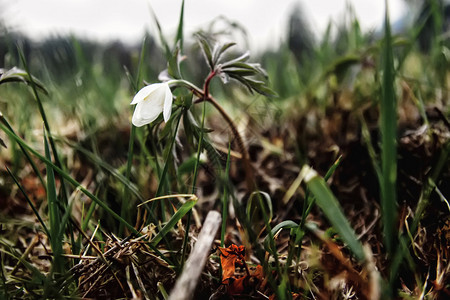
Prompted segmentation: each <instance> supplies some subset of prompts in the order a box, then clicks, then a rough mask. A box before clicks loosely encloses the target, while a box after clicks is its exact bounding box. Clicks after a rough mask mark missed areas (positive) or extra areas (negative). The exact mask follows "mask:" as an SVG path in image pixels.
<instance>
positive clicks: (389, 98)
mask: <svg viewBox="0 0 450 300" xmlns="http://www.w3.org/2000/svg"><path fill="white" fill-rule="evenodd" d="M390 26H391V25H390V21H389V10H388V3H387V1H386V13H385V23H384V27H385V28H384V35H385V37H384V49H383V81H382V95H381V102H380V122H381V123H380V130H381V172H382V176H381V183H380V188H381V210H382V216H381V218H382V221H383V235H384V241H385V246H386V248H387V251H388V253H389V254H392V253H393V251H394V248H395V238H396V236H397V233H396V232H397V230H396V228H395V223H396V219H397V189H396V181H397V101H396V97H395V91H394V80H395V76H394V58H393V51H392V36H391V27H390Z"/></svg>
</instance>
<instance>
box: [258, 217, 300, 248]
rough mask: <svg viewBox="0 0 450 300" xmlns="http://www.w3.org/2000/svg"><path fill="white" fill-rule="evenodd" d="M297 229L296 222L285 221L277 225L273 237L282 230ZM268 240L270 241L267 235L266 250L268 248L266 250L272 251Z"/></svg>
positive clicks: (265, 240)
mask: <svg viewBox="0 0 450 300" xmlns="http://www.w3.org/2000/svg"><path fill="white" fill-rule="evenodd" d="M297 227H298V224H297V223H295V222H294V221H291V220H286V221H283V222H281V223H278V224H277V225H275V227H274V228H272V236H274V235H275V234H276V233H277V232H278V231H280V230H282V229H293V228H297ZM268 239H269V234H268V235H266V237H265V238H264V248H266V250H268V249H270V247H269V240H268Z"/></svg>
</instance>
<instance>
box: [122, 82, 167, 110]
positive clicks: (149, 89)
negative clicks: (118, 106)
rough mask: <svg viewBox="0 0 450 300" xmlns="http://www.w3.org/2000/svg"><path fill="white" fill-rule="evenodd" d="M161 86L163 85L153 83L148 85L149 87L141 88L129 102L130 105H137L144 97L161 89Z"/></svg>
mask: <svg viewBox="0 0 450 300" xmlns="http://www.w3.org/2000/svg"><path fill="white" fill-rule="evenodd" d="M162 85H163V83H154V84H150V85H147V86H145V87H143V88H142V89H140V91H139V92H138V93H137V94H136V95H135V96H134V98H133V101H131V103H130V105H134V104H138V103H139V102H142V101H144V99H145V98H146V97H148V95H150V94H151V93H153V92H154V91H155V90H157V89H159V88H161V86H162Z"/></svg>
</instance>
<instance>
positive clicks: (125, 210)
mask: <svg viewBox="0 0 450 300" xmlns="http://www.w3.org/2000/svg"><path fill="white" fill-rule="evenodd" d="M145 45H146V39H145V37H144V39H143V41H142V46H141V54H140V55H139V63H138V70H137V75H136V82H135V84H134V86H135V92H136V93H137V92H138V87H139V82H140V81H141V70H142V63H143V61H144V55H145V48H146V47H145ZM135 136H136V127H135V126H134V125H133V124H131V131H130V139H129V141H128V157H127V167H126V171H125V178H126V179H127V180H128V181H130V177H131V167H132V165H133V154H134V153H133V152H134V141H135ZM129 198H130V194H129V189H127V188H125V186H124V189H123V191H122V205H121V208H120V216H121V217H122V218H124V219H125V220H129V219H130V211H129V209H130V207H129V203H130V201H129ZM123 230H124V227H123V224H120V226H119V236H120V235H122V233H123Z"/></svg>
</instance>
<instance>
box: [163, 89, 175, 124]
mask: <svg viewBox="0 0 450 300" xmlns="http://www.w3.org/2000/svg"><path fill="white" fill-rule="evenodd" d="M172 101H173V96H172V91H171V90H170V87H169V85H168V84H166V87H165V97H164V110H163V116H164V122H166V123H167V121H169V118H170V115H171V114H172Z"/></svg>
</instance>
